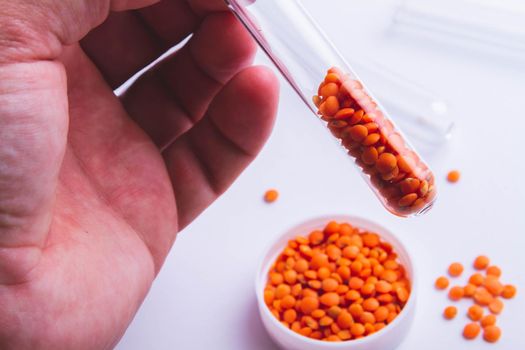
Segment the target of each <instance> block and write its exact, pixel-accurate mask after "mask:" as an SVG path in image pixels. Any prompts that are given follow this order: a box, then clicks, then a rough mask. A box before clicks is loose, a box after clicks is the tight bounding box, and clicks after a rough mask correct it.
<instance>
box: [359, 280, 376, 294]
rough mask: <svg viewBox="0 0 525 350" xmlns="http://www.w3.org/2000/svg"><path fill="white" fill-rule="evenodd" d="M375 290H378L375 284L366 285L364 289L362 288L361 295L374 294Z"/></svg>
mask: <svg viewBox="0 0 525 350" xmlns="http://www.w3.org/2000/svg"><path fill="white" fill-rule="evenodd" d="M375 290H376V287H375V285H374V284H373V283H365V284H364V285H363V287H361V293H362V294H363V295H370V294H373V293H374V292H375Z"/></svg>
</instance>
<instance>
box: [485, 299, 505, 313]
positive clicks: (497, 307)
mask: <svg viewBox="0 0 525 350" xmlns="http://www.w3.org/2000/svg"><path fill="white" fill-rule="evenodd" d="M503 307H504V305H503V302H502V301H501V300H500V299H497V298H494V299H493V300H492V301H491V302H490V304H489V310H490V312H492V313H493V314H496V315H497V314H500V313H501V311H503Z"/></svg>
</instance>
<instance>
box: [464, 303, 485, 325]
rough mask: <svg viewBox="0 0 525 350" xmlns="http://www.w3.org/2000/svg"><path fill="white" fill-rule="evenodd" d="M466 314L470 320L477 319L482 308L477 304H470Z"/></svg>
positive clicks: (481, 314)
mask: <svg viewBox="0 0 525 350" xmlns="http://www.w3.org/2000/svg"><path fill="white" fill-rule="evenodd" d="M467 315H468V317H469V318H470V319H471V320H472V321H479V320H481V318H482V317H483V308H482V307H481V306H479V305H472V306H471V307H469V308H468V312H467Z"/></svg>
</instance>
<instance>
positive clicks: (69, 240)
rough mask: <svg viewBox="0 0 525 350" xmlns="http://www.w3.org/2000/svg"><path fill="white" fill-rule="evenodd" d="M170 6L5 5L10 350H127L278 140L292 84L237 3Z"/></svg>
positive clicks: (0, 186)
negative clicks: (220, 210)
mask: <svg viewBox="0 0 525 350" xmlns="http://www.w3.org/2000/svg"><path fill="white" fill-rule="evenodd" d="M156 2H157V1H154V0H127V1H126V0H122V1H119V0H113V1H110V0H91V1H88V0H66V1H64V0H42V1H30V0H19V1H8V0H0V348H2V349H107V348H111V347H113V346H114V345H115V344H116V343H117V342H118V340H119V339H120V337H121V336H122V334H123V333H124V331H125V329H126V327H127V325H128V324H129V323H130V322H131V320H132V318H133V316H134V314H135V312H136V311H137V309H138V307H139V306H140V304H141V302H142V301H143V299H144V297H145V295H146V293H147V292H148V290H149V288H150V286H151V283H152V281H153V278H154V277H155V275H156V273H157V272H158V271H159V269H160V267H161V265H162V263H163V260H164V259H165V257H166V255H167V253H168V251H169V249H170V247H171V245H172V244H173V241H174V240H175V236H176V233H177V231H178V230H180V229H181V228H183V227H184V226H186V225H187V224H188V223H189V222H190V221H191V220H193V219H194V218H195V217H196V216H197V215H199V213H200V212H201V211H202V210H203V209H204V208H206V207H207V206H208V205H209V204H210V203H211V202H213V201H214V200H215V199H216V198H217V196H218V195H220V194H221V193H222V192H223V191H225V190H226V188H227V187H228V186H229V185H230V184H231V182H232V181H233V180H234V179H235V178H236V177H237V176H238V175H239V173H240V172H241V171H242V170H243V169H244V168H245V167H246V166H247V165H248V163H249V162H250V161H251V160H252V159H253V158H254V156H255V155H256V154H257V152H258V151H259V149H260V148H261V146H262V144H263V143H264V141H265V139H266V138H267V137H268V135H269V133H270V129H271V127H272V124H273V120H274V115H275V111H276V105H277V95H278V84H277V81H276V79H275V77H274V76H273V75H272V73H271V72H269V71H268V70H267V69H265V68H261V67H251V68H247V67H248V66H249V65H250V63H251V60H252V57H253V54H254V51H255V44H254V42H253V41H252V40H251V39H250V37H249V35H248V33H247V32H246V31H245V30H244V28H242V26H241V24H240V23H238V22H237V21H236V20H235V18H234V17H233V16H232V15H231V14H230V13H228V12H223V11H225V10H226V7H225V6H224V5H223V2H222V1H221V0H209V1H207V0H163V1H161V2H160V3H156ZM154 3H156V4H154ZM110 10H114V11H117V10H118V11H119V12H111V11H110ZM110 12H111V13H110ZM108 15H109V17H108ZM102 22H104V23H103V24H102V25H101V26H100V27H97V26H98V25H99V24H101V23H102ZM95 27H97V28H96V29H94V30H93V28H95ZM88 33H89V34H88ZM190 33H195V34H194V36H193V37H192V38H191V40H190V41H189V43H188V44H186V45H185V46H184V48H182V49H181V50H179V51H178V52H177V53H176V54H174V55H172V56H170V57H169V58H167V59H165V60H164V61H163V62H162V63H161V64H160V65H158V66H157V67H155V68H154V69H153V70H152V71H150V72H148V73H147V74H146V75H144V76H143V77H142V78H141V79H140V80H138V81H137V82H136V83H135V84H134V85H133V86H132V87H131V88H130V90H129V91H128V92H127V93H126V94H125V95H124V96H122V97H120V98H119V97H117V96H115V95H114V93H113V89H114V88H116V87H118V86H119V85H121V84H122V83H123V82H124V81H126V80H127V79H128V78H129V77H131V76H132V75H133V74H134V73H135V72H137V71H138V70H139V69H140V68H142V67H144V66H146V65H147V64H148V63H150V62H151V61H152V60H154V59H155V58H157V57H158V56H159V55H160V54H161V53H162V52H164V51H165V50H166V49H167V48H169V47H171V46H173V45H174V44H176V43H178V42H179V41H181V40H182V39H183V38H185V37H186V36H187V35H188V34H190ZM86 34H87V36H86Z"/></svg>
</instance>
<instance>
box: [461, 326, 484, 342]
mask: <svg viewBox="0 0 525 350" xmlns="http://www.w3.org/2000/svg"><path fill="white" fill-rule="evenodd" d="M480 331H481V327H480V325H479V323H477V322H471V323H468V324H467V325H466V326H465V328H463V336H464V337H465V339H469V340H471V339H474V338H476V337H477V336H478V335H479V332H480Z"/></svg>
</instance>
